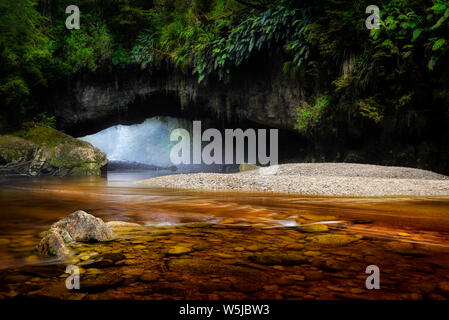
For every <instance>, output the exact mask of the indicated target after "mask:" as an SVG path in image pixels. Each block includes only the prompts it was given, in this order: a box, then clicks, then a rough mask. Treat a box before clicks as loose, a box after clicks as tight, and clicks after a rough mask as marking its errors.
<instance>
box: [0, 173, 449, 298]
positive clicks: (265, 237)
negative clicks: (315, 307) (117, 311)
mask: <svg viewBox="0 0 449 320" xmlns="http://www.w3.org/2000/svg"><path fill="white" fill-rule="evenodd" d="M153 175H154V173H153V172H147V173H145V172H144V173H128V174H126V173H122V174H120V173H114V174H110V175H108V177H107V178H106V177H95V178H94V177H89V178H26V177H2V178H0V179H1V180H0V185H1V190H0V298H3V299H5V298H16V297H32V298H55V299H167V298H173V299H444V298H448V297H449V272H448V271H449V197H447V198H444V197H439V198H434V197H419V198H418V197H401V198H398V197H390V198H342V197H341V198H336V197H310V196H307V197H306V196H292V195H274V194H262V193H240V192H239V193H236V192H209V193H206V192H193V191H179V190H166V189H153V188H148V187H143V186H140V185H138V184H136V183H135V182H134V181H136V180H141V179H144V178H148V177H150V176H153ZM76 210H84V211H86V212H88V213H90V214H93V215H95V216H98V217H100V218H102V219H103V220H104V221H117V220H118V221H127V222H134V223H138V224H140V225H141V227H136V228H121V229H118V230H115V232H116V233H117V235H118V239H117V240H115V241H112V242H107V243H88V244H84V243H73V244H71V247H70V249H71V250H72V252H73V257H74V258H73V261H72V262H71V263H72V264H74V265H76V266H78V267H80V271H81V275H80V279H81V288H80V290H68V289H67V288H66V287H65V278H66V277H67V276H68V274H66V273H65V272H64V271H65V267H66V264H62V263H60V262H59V261H57V260H56V259H55V258H42V257H39V256H38V255H37V254H36V252H35V251H34V248H35V246H36V245H37V244H38V242H39V239H40V237H41V236H42V232H43V231H45V230H47V229H48V228H49V227H50V225H51V224H52V223H53V222H55V221H57V220H59V219H61V218H63V217H65V216H67V215H68V214H70V213H71V212H73V211H76ZM369 265H376V266H378V267H379V270H380V289H378V290H376V289H373V290H368V289H367V288H366V286H365V280H366V278H367V277H368V276H369V274H366V273H365V270H366V268H367V266H369Z"/></svg>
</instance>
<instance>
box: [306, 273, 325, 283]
mask: <svg viewBox="0 0 449 320" xmlns="http://www.w3.org/2000/svg"><path fill="white" fill-rule="evenodd" d="M304 279H305V280H307V281H319V280H323V279H324V275H323V272H321V271H305V272H304Z"/></svg>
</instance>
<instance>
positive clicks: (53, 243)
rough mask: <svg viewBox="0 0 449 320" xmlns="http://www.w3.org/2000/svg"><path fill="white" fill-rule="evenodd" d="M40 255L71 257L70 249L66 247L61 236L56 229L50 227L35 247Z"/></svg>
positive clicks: (60, 257) (61, 257)
mask: <svg viewBox="0 0 449 320" xmlns="http://www.w3.org/2000/svg"><path fill="white" fill-rule="evenodd" d="M36 249H37V251H38V252H39V254H40V255H43V256H49V257H51V256H56V257H58V258H59V259H61V260H64V261H65V260H69V259H70V258H71V255H70V251H69V249H68V248H67V247H66V245H65V242H64V239H63V237H62V236H61V234H60V232H58V230H56V229H53V228H52V229H50V230H49V231H48V232H47V234H46V235H45V236H44V237H43V238H42V240H41V241H40V242H39V244H38V245H37V247H36Z"/></svg>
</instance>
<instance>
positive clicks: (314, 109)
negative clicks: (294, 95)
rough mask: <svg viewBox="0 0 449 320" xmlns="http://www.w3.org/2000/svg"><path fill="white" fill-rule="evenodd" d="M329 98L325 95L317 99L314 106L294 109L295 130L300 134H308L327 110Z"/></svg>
mask: <svg viewBox="0 0 449 320" xmlns="http://www.w3.org/2000/svg"><path fill="white" fill-rule="evenodd" d="M329 105H330V97H329V96H328V95H327V94H324V95H320V96H319V97H317V99H316V101H315V104H313V105H307V104H306V105H303V106H298V108H297V109H296V125H295V129H296V130H298V131H299V132H300V133H303V134H305V133H309V132H310V131H311V130H312V129H314V128H315V127H316V126H317V125H318V124H319V123H320V121H321V120H323V117H324V115H325V114H326V112H327V111H328V109H329Z"/></svg>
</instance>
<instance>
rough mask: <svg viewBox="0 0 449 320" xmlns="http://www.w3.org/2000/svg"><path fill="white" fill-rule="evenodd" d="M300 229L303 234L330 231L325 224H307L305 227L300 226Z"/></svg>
mask: <svg viewBox="0 0 449 320" xmlns="http://www.w3.org/2000/svg"><path fill="white" fill-rule="evenodd" d="M298 229H299V230H301V231H302V232H310V233H313V232H326V231H328V230H329V228H328V227H327V225H325V224H306V225H303V226H298Z"/></svg>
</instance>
